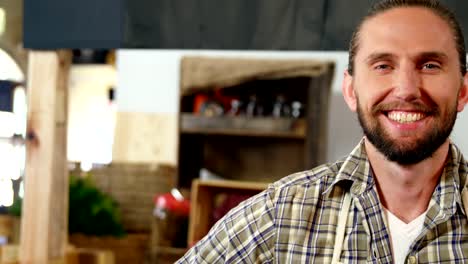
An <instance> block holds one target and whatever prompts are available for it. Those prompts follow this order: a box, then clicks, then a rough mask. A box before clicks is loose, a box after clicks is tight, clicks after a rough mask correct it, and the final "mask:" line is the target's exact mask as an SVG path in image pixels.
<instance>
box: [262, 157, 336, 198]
mask: <svg viewBox="0 0 468 264" xmlns="http://www.w3.org/2000/svg"><path fill="white" fill-rule="evenodd" d="M344 162H345V160H338V161H336V162H333V163H326V164H323V165H320V166H317V167H315V168H313V169H310V170H306V171H301V172H297V173H294V174H291V175H288V176H286V177H284V178H282V179H280V180H278V181H276V182H274V183H272V184H271V185H270V186H269V188H268V189H267V192H268V191H270V192H274V193H275V195H274V196H285V195H287V196H293V195H295V194H296V193H298V192H299V193H301V194H303V193H304V191H306V192H308V193H310V192H312V193H313V194H314V195H319V194H321V193H322V192H324V191H325V190H326V189H327V188H329V187H330V186H331V185H332V184H333V182H334V181H335V179H336V175H337V174H338V172H339V171H340V169H341V167H342V166H343V163H344Z"/></svg>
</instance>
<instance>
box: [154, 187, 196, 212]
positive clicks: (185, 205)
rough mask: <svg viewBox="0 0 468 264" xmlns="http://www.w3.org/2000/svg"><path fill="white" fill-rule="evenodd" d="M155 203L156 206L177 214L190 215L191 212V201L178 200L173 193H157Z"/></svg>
mask: <svg viewBox="0 0 468 264" xmlns="http://www.w3.org/2000/svg"><path fill="white" fill-rule="evenodd" d="M154 205H155V207H156V208H159V209H165V210H167V211H169V212H171V213H175V214H177V215H182V216H189V214H190V201H189V200H187V199H184V200H177V199H176V198H175V197H174V196H173V195H172V194H171V193H165V194H160V195H156V196H155V197H154Z"/></svg>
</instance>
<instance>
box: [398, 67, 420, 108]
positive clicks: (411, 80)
mask: <svg viewBox="0 0 468 264" xmlns="http://www.w3.org/2000/svg"><path fill="white" fill-rule="evenodd" d="M421 83H422V82H421V76H420V75H419V72H418V71H417V69H415V68H414V67H412V66H410V65H405V66H402V67H401V68H400V69H399V70H398V71H397V76H396V84H395V91H394V92H395V96H396V97H398V98H400V99H402V100H405V101H411V100H415V99H418V98H420V97H421Z"/></svg>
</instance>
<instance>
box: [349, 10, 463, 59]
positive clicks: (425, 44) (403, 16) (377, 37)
mask: <svg viewBox="0 0 468 264" xmlns="http://www.w3.org/2000/svg"><path fill="white" fill-rule="evenodd" d="M358 42H359V47H360V48H359V50H361V49H364V50H365V51H366V52H365V53H366V54H369V53H384V52H386V53H392V52H394V51H398V52H413V53H424V52H440V53H446V54H450V53H451V54H452V55H455V56H456V55H457V50H456V43H455V38H454V34H453V32H452V30H451V28H450V26H449V25H448V23H447V22H446V21H445V20H444V19H442V18H441V17H440V16H438V15H437V14H435V13H434V12H433V11H432V10H429V9H427V8H424V7H398V8H393V9H390V10H387V11H384V12H382V13H380V14H377V15H375V16H374V17H371V18H369V19H367V20H366V21H365V22H364V23H363V25H362V27H361V29H360V32H359V35H358ZM449 49H452V50H451V51H449ZM359 50H358V53H360V52H359Z"/></svg>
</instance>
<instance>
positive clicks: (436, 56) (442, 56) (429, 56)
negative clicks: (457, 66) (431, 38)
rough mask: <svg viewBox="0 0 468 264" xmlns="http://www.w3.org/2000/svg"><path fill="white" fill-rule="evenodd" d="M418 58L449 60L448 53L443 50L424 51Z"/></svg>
mask: <svg viewBox="0 0 468 264" xmlns="http://www.w3.org/2000/svg"><path fill="white" fill-rule="evenodd" d="M417 58H418V59H419V60H441V61H446V60H448V56H447V54H445V53H443V52H438V51H428V52H422V53H420V54H418V55H417Z"/></svg>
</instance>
